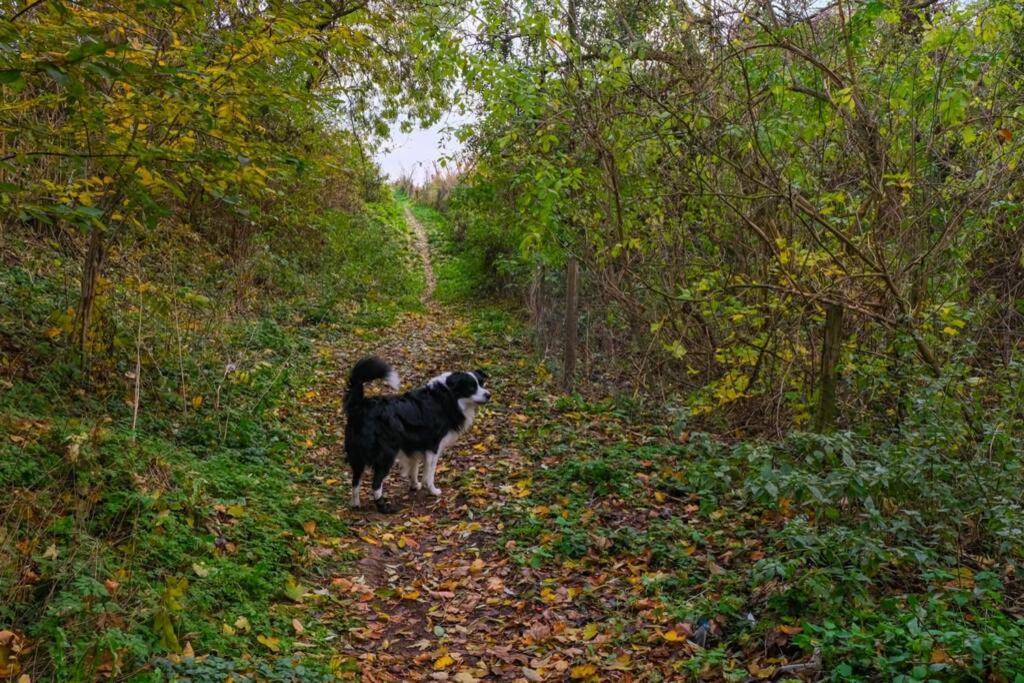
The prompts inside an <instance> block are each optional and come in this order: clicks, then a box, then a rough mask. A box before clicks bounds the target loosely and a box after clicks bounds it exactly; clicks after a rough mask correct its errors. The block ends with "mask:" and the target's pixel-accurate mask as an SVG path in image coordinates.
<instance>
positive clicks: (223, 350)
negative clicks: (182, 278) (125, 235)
mask: <svg viewBox="0 0 1024 683" xmlns="http://www.w3.org/2000/svg"><path fill="white" fill-rule="evenodd" d="M316 235H317V236H318V238H319V239H321V240H322V242H321V243H320V244H318V245H316V248H314V249H309V248H301V245H299V246H298V247H296V248H295V249H294V250H292V251H288V250H278V251H276V252H271V251H269V250H265V251H262V252H257V254H256V256H255V257H254V259H253V264H252V268H253V271H254V272H255V273H256V277H255V280H256V281H257V282H258V283H262V284H260V285H259V287H261V288H262V291H261V292H260V293H258V294H257V296H256V297H254V299H253V300H252V301H248V302H246V305H245V306H243V307H242V308H241V309H240V310H235V306H234V301H233V294H234V291H233V288H232V284H231V281H230V278H227V279H225V278H224V277H213V276H212V275H211V273H212V272H215V271H216V269H217V268H219V267H221V266H222V264H221V263H219V262H218V257H217V255H216V254H212V253H211V254H208V255H206V258H207V259H208V260H207V262H206V263H205V264H204V266H205V267H206V268H208V269H209V272H207V271H206V270H204V271H202V273H205V274H206V275H208V278H207V279H205V280H203V279H197V278H191V279H190V280H189V281H190V282H192V283H195V282H205V285H204V286H201V287H199V286H195V285H194V284H193V287H192V288H189V289H187V290H186V289H184V288H183V287H182V286H181V285H180V284H178V283H177V282H176V281H175V279H174V278H173V277H171V276H167V277H162V276H161V275H160V274H154V275H153V277H152V278H151V279H150V280H149V281H148V282H149V284H148V285H147V287H146V288H144V289H141V290H140V288H139V287H138V284H137V283H136V282H135V281H134V280H133V279H132V273H131V272H130V271H129V270H128V268H127V266H125V268H124V270H122V266H121V265H120V264H121V263H124V264H127V263H128V262H129V261H130V259H127V258H126V259H124V260H123V261H120V262H113V263H112V264H111V265H110V267H109V269H108V273H107V278H108V281H107V284H106V285H105V290H104V299H103V301H102V302H101V307H100V309H99V311H100V318H99V323H98V327H99V329H100V334H99V335H98V336H97V341H96V346H97V348H95V349H94V350H93V353H92V358H91V361H90V363H89V365H88V366H87V367H83V364H82V363H81V361H80V359H79V358H78V357H77V355H76V353H75V352H74V351H73V349H72V348H71V345H70V344H69V343H68V342H67V341H66V339H67V331H68V327H67V326H68V324H69V322H70V321H69V318H68V316H67V313H66V309H67V305H68V301H69V300H73V294H74V292H73V287H71V286H70V285H69V281H70V282H73V278H74V276H75V273H74V271H73V269H72V266H70V265H69V264H66V263H65V262H64V261H63V260H62V259H61V257H60V255H59V252H57V251H56V250H55V248H54V246H53V245H50V244H45V243H39V242H29V241H24V242H19V243H16V244H11V245H10V247H11V249H10V251H8V252H7V253H5V254H2V256H3V257H4V259H5V263H6V264H7V265H5V267H3V268H0V290H2V291H4V292H7V293H8V294H7V295H5V296H4V297H3V300H2V301H0V349H2V351H3V364H2V365H0V373H2V374H0V382H2V383H3V386H2V390H0V488H2V489H3V490H4V491H5V492H7V494H6V495H5V497H4V500H3V501H0V541H2V543H3V547H4V549H5V550H4V553H3V554H2V556H0V625H3V626H4V627H5V628H11V629H12V630H14V631H16V632H18V633H20V634H23V635H24V636H25V637H26V638H27V639H28V640H29V642H31V643H32V644H33V647H34V653H33V654H32V656H31V658H29V659H28V660H27V661H25V662H23V666H24V667H25V669H24V670H25V671H26V672H28V673H30V674H31V675H32V676H33V678H34V679H39V680H49V679H53V680H61V681H78V680H92V679H93V678H94V676H96V675H97V672H101V673H102V672H106V673H114V674H117V675H121V676H124V675H127V674H129V673H130V672H133V671H134V672H136V674H135V675H134V676H133V680H163V679H166V678H173V677H175V676H182V675H189V676H197V678H195V679H194V680H213V679H215V680H224V679H225V678H226V677H227V676H228V675H232V674H233V675H234V676H235V680H236V681H241V680H247V678H246V676H250V677H252V676H255V677H257V678H259V679H260V680H281V681H285V680H289V681H290V680H294V679H295V676H296V675H298V674H297V673H296V671H300V672H301V674H302V675H301V679H302V680H310V681H312V680H319V678H320V677H321V676H323V675H326V673H325V672H327V671H328V669H329V668H330V659H331V655H332V653H333V647H332V646H331V644H330V643H329V641H328V640H327V639H326V638H327V637H328V635H329V633H328V631H327V627H326V626H323V625H318V624H312V623H311V624H308V627H309V628H308V632H307V633H306V635H305V636H304V639H305V640H306V641H307V642H311V643H312V646H311V647H308V648H306V649H304V650H302V656H301V661H298V660H296V657H298V654H299V653H298V651H296V654H295V655H294V656H293V655H292V654H291V653H290V642H291V638H290V637H289V634H294V629H293V627H292V618H293V617H294V616H295V609H296V603H295V599H296V597H298V593H300V592H301V587H303V586H305V585H307V584H309V583H311V582H314V581H317V580H320V579H323V578H324V577H323V576H322V575H323V573H324V572H326V571H327V566H328V565H327V564H325V562H328V561H325V560H322V559H320V558H319V556H318V555H316V554H314V553H313V552H312V550H313V548H314V545H315V543H314V542H313V541H312V540H311V538H310V537H309V534H308V533H307V531H306V529H305V528H304V525H308V524H310V523H315V524H316V534H317V536H318V537H319V538H322V539H330V538H332V537H337V536H340V535H342V534H345V533H347V529H346V528H345V527H344V525H343V524H342V523H340V522H339V521H338V520H336V519H334V518H333V517H331V516H330V515H328V514H326V513H325V512H324V510H325V509H330V507H331V501H323V500H316V499H314V498H312V497H311V494H310V491H312V490H313V489H312V487H311V486H310V484H311V478H312V477H313V465H312V463H311V462H310V457H309V454H310V453H311V452H313V451H314V450H315V449H318V448H320V447H328V448H329V449H330V450H331V451H334V450H336V440H337V438H336V436H335V435H334V434H331V433H325V432H324V431H323V426H324V425H323V424H322V423H319V422H318V420H317V418H316V416H315V415H314V414H312V413H311V410H310V408H311V404H310V401H311V400H320V399H318V398H316V399H310V394H309V392H310V391H312V390H313V389H314V388H315V386H316V385H317V382H318V377H319V376H321V375H323V374H326V373H329V372H333V370H334V368H333V367H332V364H331V357H330V354H329V353H328V352H327V351H326V350H327V349H329V347H330V346H331V345H332V344H336V343H338V342H339V340H340V339H341V338H342V337H343V335H344V334H346V333H347V332H348V331H351V330H357V329H365V328H374V327H383V326H387V325H389V324H390V323H391V322H392V321H393V320H394V319H395V317H396V316H397V315H398V314H399V313H401V312H402V311H405V310H413V309H416V308H418V307H419V305H420V304H419V294H420V292H421V291H422V287H423V279H422V274H421V273H420V271H419V270H418V269H416V268H411V267H409V263H410V262H409V258H410V256H409V254H408V248H407V244H408V234H407V231H406V228H405V224H404V221H403V220H402V213H401V208H400V207H399V206H398V205H397V204H396V203H394V202H390V201H389V202H384V203H381V204H378V205H370V206H368V207H367V210H366V212H365V213H362V214H357V215H346V214H341V213H328V214H326V215H325V216H323V217H322V218H321V223H320V225H319V226H318V231H317V233H316ZM367 245H371V246H372V248H367ZM194 257H195V255H182V256H181V258H183V259H186V260H190V259H194ZM202 273H201V274H202ZM139 301H142V303H143V306H144V309H143V311H142V321H143V336H142V344H143V348H144V349H145V351H144V353H143V356H142V380H141V385H142V395H141V402H140V406H139V416H138V425H137V428H136V430H135V431H134V432H133V430H132V412H133V409H132V405H131V403H132V401H131V398H132V394H133V387H134V379H133V377H134V374H133V373H134V363H135V336H134V333H135V331H136V326H137V323H138V320H139V311H138V309H137V308H136V306H137V304H138V302H139ZM229 363H231V364H233V367H231V368H228V367H227V366H228V364H229ZM182 374H184V375H185V377H186V389H185V391H182V386H181V381H180V379H181V375H182ZM183 393H184V396H183V395H182V394H183ZM344 559H345V558H333V559H331V560H329V562H339V561H344ZM238 624H242V625H243V626H239V625H238ZM261 636H262V637H267V636H273V637H276V638H279V641H278V642H275V646H276V647H277V648H278V650H279V651H278V652H275V651H273V650H272V649H270V648H269V647H268V646H267V645H266V644H265V643H261V642H260V640H259V638H260V637H261ZM185 643H188V644H189V645H190V646H191V647H192V648H193V649H194V651H195V652H197V653H204V654H210V655H212V656H211V657H209V658H207V659H206V660H204V661H198V660H190V659H188V658H186V659H185V660H179V661H171V659H161V657H162V656H163V655H164V654H167V653H176V652H179V651H180V650H181V648H183V647H184V646H185ZM154 658H156V661H159V662H160V664H159V665H158V666H157V668H156V669H151V668H148V667H146V664H147V663H148V662H151V661H154ZM296 667H301V668H300V669H298V670H297V669H296ZM318 672H319V673H318ZM204 676H211V677H212V678H205V677H204Z"/></svg>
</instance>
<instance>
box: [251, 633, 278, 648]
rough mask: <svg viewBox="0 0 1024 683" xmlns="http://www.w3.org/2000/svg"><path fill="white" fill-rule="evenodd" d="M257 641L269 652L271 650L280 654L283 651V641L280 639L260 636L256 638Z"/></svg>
mask: <svg viewBox="0 0 1024 683" xmlns="http://www.w3.org/2000/svg"><path fill="white" fill-rule="evenodd" d="M256 640H257V642H259V644H260V645H263V646H264V647H266V648H267V649H268V650H270V651H272V652H280V651H281V639H280V638H274V637H272V636H264V635H259V636H256Z"/></svg>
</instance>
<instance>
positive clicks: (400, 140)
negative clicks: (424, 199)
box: [376, 114, 470, 181]
mask: <svg viewBox="0 0 1024 683" xmlns="http://www.w3.org/2000/svg"><path fill="white" fill-rule="evenodd" d="M469 120H470V119H469V118H468V117H466V116H460V115H458V114H448V115H446V116H444V117H442V119H441V120H440V121H439V122H438V123H436V124H434V125H433V126H431V127H429V128H424V129H416V130H413V131H412V132H411V133H408V134H406V133H403V132H402V131H401V130H399V128H398V125H397V124H395V125H394V126H393V127H392V129H391V139H390V140H388V142H387V143H386V144H385V145H384V147H383V148H382V149H381V151H380V152H378V153H377V155H376V159H377V163H379V164H380V167H381V170H383V171H384V173H386V174H387V175H388V176H389V177H390V178H391V179H392V180H394V179H396V178H398V177H399V176H400V175H402V174H403V173H409V172H411V173H412V174H413V177H414V179H415V180H416V181H422V180H424V179H425V177H426V175H427V174H428V172H429V171H430V170H431V168H432V166H433V164H434V162H435V161H437V160H438V159H440V158H441V157H443V156H449V155H451V154H455V153H456V152H458V151H460V150H461V149H462V145H461V144H460V143H459V141H458V140H456V139H455V136H454V135H445V134H444V132H443V131H444V129H445V128H446V127H452V126H456V125H459V124H462V123H466V122H467V121H469Z"/></svg>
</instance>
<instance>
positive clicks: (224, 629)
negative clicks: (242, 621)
mask: <svg viewBox="0 0 1024 683" xmlns="http://www.w3.org/2000/svg"><path fill="white" fill-rule="evenodd" d="M220 632H221V633H223V634H224V635H226V636H233V635H235V629H234V628H233V627H231V626H230V625H228V624H221V625H220Z"/></svg>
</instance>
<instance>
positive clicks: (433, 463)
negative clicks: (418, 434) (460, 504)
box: [423, 451, 441, 496]
mask: <svg viewBox="0 0 1024 683" xmlns="http://www.w3.org/2000/svg"><path fill="white" fill-rule="evenodd" d="M425 455H426V462H424V463H423V481H424V483H425V484H426V485H427V490H428V491H430V495H432V496H440V495H441V489H439V488H437V487H436V486H434V472H435V471H436V470H437V461H438V459H439V458H440V457H441V454H440V453H434V452H433V451H427V452H426V454H425Z"/></svg>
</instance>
